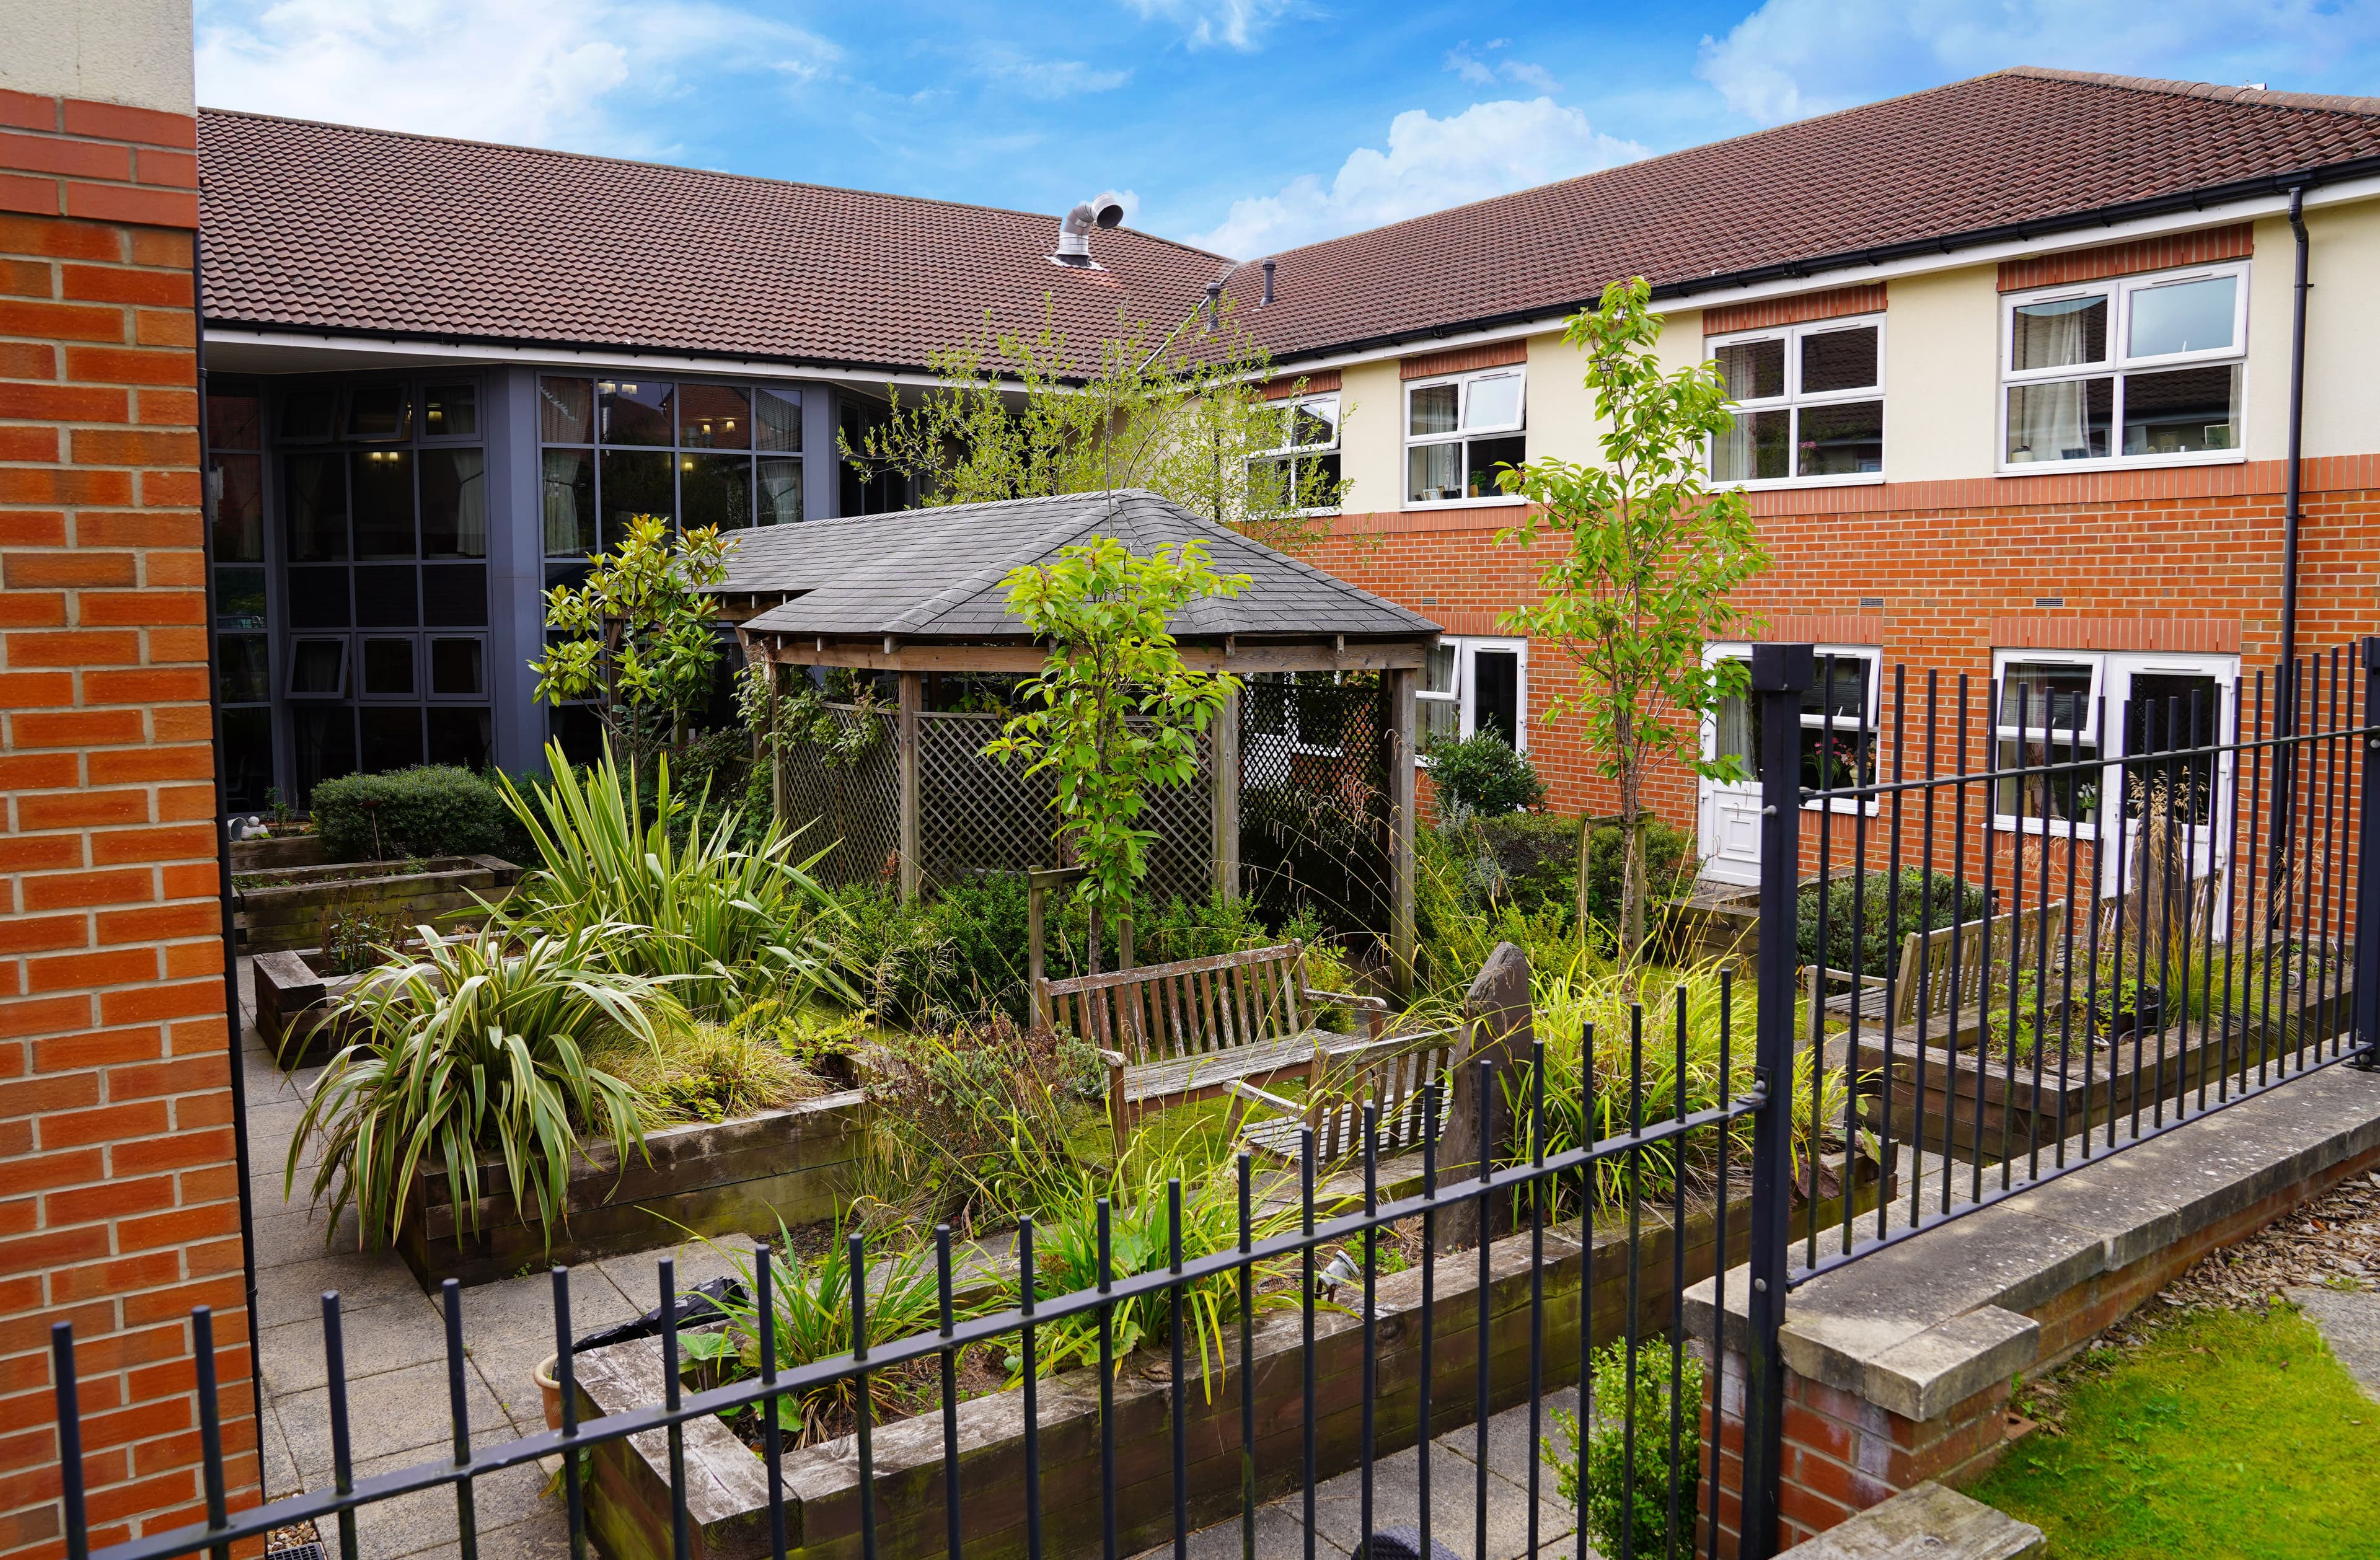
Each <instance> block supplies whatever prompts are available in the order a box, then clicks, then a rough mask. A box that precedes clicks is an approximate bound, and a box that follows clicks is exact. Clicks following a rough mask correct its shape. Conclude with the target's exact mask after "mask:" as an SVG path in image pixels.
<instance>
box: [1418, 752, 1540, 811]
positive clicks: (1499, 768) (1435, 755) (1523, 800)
mask: <svg viewBox="0 0 2380 1560" xmlns="http://www.w3.org/2000/svg"><path fill="white" fill-rule="evenodd" d="M1428 757H1429V780H1430V784H1431V785H1432V786H1435V787H1436V788H1437V790H1438V794H1439V798H1442V799H1443V800H1445V801H1449V802H1452V803H1453V804H1454V805H1456V806H1458V807H1462V808H1465V809H1468V810H1471V811H1473V812H1477V813H1481V814H1484V815H1486V816H1488V817H1491V818H1492V817H1494V816H1496V815H1498V814H1500V813H1505V812H1517V811H1519V810H1521V809H1523V808H1525V807H1535V806H1536V805H1537V804H1538V803H1539V802H1541V801H1543V800H1545V799H1546V783H1545V782H1544V781H1543V780H1542V779H1540V778H1538V776H1537V770H1536V765H1535V764H1532V763H1531V762H1529V758H1528V755H1527V754H1526V753H1522V752H1516V751H1515V750H1513V748H1512V744H1511V743H1509V742H1507V741H1505V740H1504V738H1503V737H1500V736H1499V735H1498V734H1497V733H1495V732H1493V731H1481V732H1476V733H1474V734H1473V735H1472V736H1469V737H1463V738H1462V739H1461V740H1459V741H1451V742H1450V741H1439V742H1433V743H1431V744H1430V746H1429V753H1428Z"/></svg>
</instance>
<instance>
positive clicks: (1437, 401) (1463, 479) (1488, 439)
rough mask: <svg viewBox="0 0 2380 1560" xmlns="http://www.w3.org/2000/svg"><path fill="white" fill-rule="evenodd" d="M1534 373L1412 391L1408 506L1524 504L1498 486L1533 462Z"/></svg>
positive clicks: (1470, 376) (1500, 371) (1504, 371)
mask: <svg viewBox="0 0 2380 1560" xmlns="http://www.w3.org/2000/svg"><path fill="white" fill-rule="evenodd" d="M1527 378H1528V376H1527V372H1526V371H1525V370H1524V368H1523V367H1522V366H1521V365H1520V364H1517V363H1515V364H1513V365H1512V366H1511V367H1509V368H1494V369H1483V370H1481V371H1480V372H1476V373H1465V374H1453V375H1450V376H1448V377H1446V378H1442V379H1416V380H1414V381H1413V382H1411V383H1410V384H1407V385H1406V386H1405V503H1406V504H1407V505H1409V506H1421V505H1429V504H1469V503H1476V502H1479V501H1481V500H1492V501H1495V502H1498V503H1508V504H1517V503H1519V502H1521V501H1520V500H1519V499H1518V498H1511V497H1507V496H1506V495H1505V493H1504V490H1503V489H1501V488H1500V487H1499V486H1497V485H1496V479H1497V475H1498V473H1499V472H1500V470H1502V469H1503V468H1504V467H1506V466H1519V465H1520V464H1521V463H1522V462H1524V461H1525V460H1526V459H1527V458H1528V435H1527V433H1525V432H1524V430H1525V428H1526V426H1527V421H1526V418H1527V406H1526V403H1527V394H1526V388H1527Z"/></svg>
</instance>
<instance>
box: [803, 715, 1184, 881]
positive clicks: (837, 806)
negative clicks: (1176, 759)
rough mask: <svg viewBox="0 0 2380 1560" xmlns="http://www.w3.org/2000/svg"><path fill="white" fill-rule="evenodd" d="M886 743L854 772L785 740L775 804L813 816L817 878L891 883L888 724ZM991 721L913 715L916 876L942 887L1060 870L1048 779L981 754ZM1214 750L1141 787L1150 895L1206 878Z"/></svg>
mask: <svg viewBox="0 0 2380 1560" xmlns="http://www.w3.org/2000/svg"><path fill="white" fill-rule="evenodd" d="M827 709H828V710H829V711H830V712H831V713H832V714H833V716H834V718H835V720H836V721H837V722H838V723H840V724H841V725H843V726H844V729H845V730H849V729H850V726H851V724H852V723H853V722H855V721H856V720H859V719H861V718H862V717H861V715H860V714H859V713H858V712H857V711H856V710H855V709H854V708H853V707H852V706H850V705H847V704H830V705H828V706H827ZM868 718H873V719H876V720H880V721H881V722H882V723H883V724H884V739H883V740H882V741H880V742H879V743H877V744H876V746H875V747H873V748H871V749H870V750H868V754H867V756H866V757H865V758H863V759H861V760H860V762H858V763H857V764H856V765H852V766H844V765H838V764H832V763H829V762H825V760H824V758H823V750H821V749H819V748H816V747H813V746H811V745H809V744H807V743H798V742H797V743H795V744H792V745H791V747H790V750H788V752H787V754H786V764H785V807H786V811H787V815H788V817H789V819H790V820H791V821H792V822H794V823H804V822H807V821H809V820H812V819H815V820H817V823H816V824H815V825H814V827H813V830H812V833H811V834H810V835H807V836H806V840H805V844H806V847H807V849H812V850H815V849H817V848H819V847H820V846H823V845H825V844H826V843H827V842H828V841H829V840H832V841H833V842H834V848H833V850H832V851H831V852H830V853H829V855H828V857H827V859H825V860H823V861H821V862H820V865H819V871H820V876H821V877H822V878H823V879H824V880H825V881H827V882H829V883H832V884H835V885H836V886H843V885H845V884H854V883H878V882H882V883H888V884H889V883H894V882H897V881H898V871H897V868H898V862H899V859H900V806H901V792H900V784H901V782H900V772H899V755H898V749H897V745H896V742H895V735H896V725H895V717H893V716H892V715H891V714H889V713H879V714H875V715H873V716H870V717H868ZM1000 726H1001V717H1000V716H998V715H986V714H952V713H919V714H918V716H917V859H918V869H919V876H920V877H921V878H922V880H923V881H924V882H925V883H926V884H928V885H929V886H932V887H942V886H946V885H948V884H953V883H956V882H959V881H960V880H962V879H964V878H965V877H967V876H969V875H970V874H972V873H975V872H980V871H1025V870H1026V868H1028V867H1050V866H1056V865H1058V864H1059V853H1058V847H1057V844H1056V833H1057V826H1056V817H1055V814H1054V812H1053V810H1052V809H1051V806H1050V803H1051V800H1052V799H1053V798H1055V796H1056V794H1057V785H1056V782H1055V781H1054V780H1053V779H1052V778H1051V777H1050V774H1048V773H1046V772H1044V773H1042V774H1026V764H1025V762H1023V761H1022V760H1018V761H1014V762H1008V763H1002V762H1000V761H999V760H997V759H991V758H986V757H985V756H984V752H983V748H984V744H985V743H987V742H989V741H990V740H991V739H992V738H993V737H996V736H998V735H999V733H1000ZM1211 753H1212V744H1211V743H1209V742H1208V741H1206V740H1205V739H1203V738H1202V739H1201V741H1200V742H1199V745H1198V773H1197V775H1196V778H1195V779H1193V780H1192V781H1191V782H1190V783H1189V784H1188V785H1185V786H1168V787H1166V788H1164V789H1162V790H1159V791H1154V792H1151V793H1150V794H1149V796H1148V798H1147V809H1146V810H1145V811H1144V812H1143V814H1142V818H1143V821H1144V823H1145V824H1146V826H1147V827H1148V828H1150V829H1152V830H1154V831H1155V832H1156V835H1157V841H1156V844H1155V845H1154V846H1152V847H1150V850H1149V855H1148V874H1147V878H1146V879H1145V880H1144V881H1145V883H1146V884H1147V892H1148V893H1150V894H1151V895H1153V896H1155V897H1156V898H1158V899H1160V900H1165V899H1171V898H1175V897H1183V898H1201V897H1204V896H1205V895H1206V894H1207V892H1208V885H1209V884H1210V883H1211V881H1212V868H1211V865H1210V863H1211V861H1212V858H1213V848H1212V847H1213V837H1214V829H1213V824H1212V821H1211V819H1212V815H1211V802H1210V800H1209V797H1208V787H1209V786H1210V785H1211V783H1212V757H1211Z"/></svg>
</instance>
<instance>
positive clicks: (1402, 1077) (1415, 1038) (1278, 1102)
mask: <svg viewBox="0 0 2380 1560" xmlns="http://www.w3.org/2000/svg"><path fill="white" fill-rule="evenodd" d="M1461 1036H1462V1030H1461V1029H1460V1028H1456V1029H1449V1030H1425V1031H1424V1032H1422V1033H1419V1034H1409V1035H1396V1036H1393V1037H1391V1038H1390V1039H1387V1040H1379V1041H1372V1042H1367V1043H1366V1044H1363V1045H1359V1046H1354V1047H1352V1048H1350V1049H1348V1050H1344V1051H1340V1052H1335V1053H1333V1054H1330V1056H1328V1057H1326V1058H1325V1059H1324V1062H1323V1065H1322V1069H1321V1071H1319V1072H1318V1073H1317V1074H1316V1075H1315V1076H1314V1077H1312V1078H1311V1079H1308V1080H1307V1082H1306V1088H1305V1099H1304V1100H1292V1099H1287V1098H1284V1097H1283V1096H1281V1095H1279V1094H1273V1093H1269V1092H1268V1091H1265V1090H1263V1089H1260V1088H1258V1087H1257V1085H1255V1084H1253V1083H1249V1082H1246V1081H1245V1080H1240V1079H1234V1080H1233V1082H1231V1083H1228V1084H1226V1085H1224V1091H1225V1092H1227V1093H1229V1094H1230V1095H1231V1096H1232V1097H1233V1100H1235V1101H1237V1102H1238V1106H1237V1107H1236V1109H1237V1111H1238V1113H1239V1114H1240V1115H1241V1117H1242V1120H1243V1121H1244V1122H1245V1125H1244V1126H1243V1127H1242V1129H1241V1132H1240V1137H1241V1140H1243V1141H1245V1143H1246V1144H1247V1145H1248V1147H1249V1148H1251V1149H1254V1150H1256V1151H1257V1152H1262V1153H1266V1154H1269V1155H1270V1156H1272V1157H1273V1158H1275V1159H1279V1160H1282V1161H1285V1162H1286V1163H1288V1164H1296V1163H1297V1162H1298V1158H1299V1155H1300V1153H1301V1152H1303V1151H1302V1149H1301V1147H1300V1144H1299V1132H1300V1129H1301V1128H1310V1129H1311V1130H1312V1131H1313V1133H1314V1163H1315V1164H1318V1165H1327V1164H1336V1163H1337V1162H1338V1161H1339V1160H1341V1159H1343V1158H1346V1157H1348V1156H1350V1155H1352V1154H1356V1153H1360V1152H1363V1148H1364V1107H1365V1105H1366V1104H1370V1105H1373V1106H1375V1107H1377V1115H1376V1117H1375V1119H1377V1120H1378V1124H1379V1145H1380V1156H1381V1157H1382V1158H1383V1159H1386V1158H1387V1157H1389V1156H1390V1155H1391V1154H1398V1153H1404V1152H1410V1151H1412V1150H1414V1149H1417V1148H1419V1147H1421V1144H1422V1128H1423V1126H1424V1125H1425V1124H1424V1122H1423V1120H1422V1115H1423V1112H1422V1104H1423V1094H1422V1091H1423V1090H1424V1089H1425V1088H1427V1086H1428V1085H1430V1084H1432V1083H1439V1084H1445V1083H1446V1082H1448V1077H1447V1075H1448V1073H1449V1072H1450V1071H1451V1069H1452V1067H1453V1066H1454V1057H1455V1051H1456V1047H1457V1043H1458V1042H1459V1040H1460V1039H1461ZM1451 1097H1452V1091H1451V1089H1450V1088H1441V1089H1440V1091H1439V1118H1438V1121H1437V1124H1436V1125H1437V1127H1438V1130H1439V1131H1441V1132H1442V1131H1444V1130H1445V1129H1446V1116H1445V1112H1446V1109H1447V1101H1448V1100H1449V1099H1451ZM1259 1112H1261V1113H1264V1115H1263V1116H1262V1118H1261V1119H1257V1113H1259Z"/></svg>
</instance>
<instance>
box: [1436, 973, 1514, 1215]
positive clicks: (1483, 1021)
mask: <svg viewBox="0 0 2380 1560" xmlns="http://www.w3.org/2000/svg"><path fill="white" fill-rule="evenodd" d="M1463 1031H1464V1042H1463V1049H1462V1052H1461V1053H1460V1059H1459V1060H1458V1061H1457V1062H1456V1063H1455V1066H1454V1088H1453V1090H1452V1091H1451V1095H1450V1097H1449V1099H1448V1103H1447V1116H1446V1127H1445V1130H1444V1132H1443V1133H1442V1134H1441V1135H1440V1137H1439V1146H1438V1175H1439V1186H1441V1187H1447V1186H1451V1184H1452V1183H1454V1182H1456V1181H1463V1180H1469V1179H1473V1178H1475V1177H1476V1176H1478V1174H1479V1164H1480V1160H1481V1147H1482V1145H1481V1140H1480V1130H1479V1087H1480V1079H1479V1063H1480V1061H1481V1060H1482V1059H1483V1058H1484V1059H1486V1060H1488V1061H1492V1062H1494V1063H1495V1064H1496V1073H1497V1081H1496V1082H1495V1083H1493V1084H1491V1085H1490V1086H1489V1088H1490V1093H1489V1096H1488V1136H1487V1144H1486V1147H1487V1158H1488V1163H1490V1164H1493V1163H1494V1162H1495V1159H1496V1158H1497V1156H1498V1155H1499V1154H1500V1153H1501V1152H1502V1151H1503V1150H1504V1148H1505V1146H1506V1145H1507V1144H1509V1143H1510V1142H1511V1141H1512V1106H1511V1104H1510V1103H1509V1102H1508V1101H1507V1099H1506V1097H1505V1093H1504V1090H1505V1079H1506V1078H1507V1076H1508V1075H1509V1074H1510V1073H1511V1072H1512V1066H1513V1064H1514V1062H1515V1061H1516V1060H1518V1059H1520V1058H1523V1057H1525V1056H1527V1055H1528V1054H1529V1046H1530V1043H1531V1034H1532V1030H1531V1025H1530V1009H1529V957H1528V956H1527V955H1526V954H1524V953H1523V952H1522V951H1521V950H1520V949H1519V948H1517V947H1514V946H1513V945H1512V944H1510V943H1499V944H1497V945H1496V950H1495V952H1493V953H1491V954H1489V955H1488V962H1487V963H1486V964H1483V965H1481V966H1480V967H1479V974H1478V976H1477V977H1476V978H1475V980H1473V981H1472V982H1471V990H1470V991H1469V993H1466V994H1465V995H1464V997H1463ZM1480 1209H1481V1204H1480V1203H1477V1202H1469V1203H1464V1204H1462V1205H1460V1206H1458V1207H1455V1208H1453V1209H1451V1210H1449V1211H1448V1212H1447V1213H1445V1214H1443V1215H1441V1216H1440V1217H1439V1222H1438V1249H1439V1250H1441V1251H1453V1250H1458V1249H1463V1248H1464V1247H1468V1246H1471V1245H1474V1244H1475V1243H1476V1242H1477V1241H1478V1239H1479V1233H1480V1232H1479V1214H1480ZM1487 1214H1488V1238H1490V1239H1493V1238H1494V1237H1496V1236H1498V1235H1501V1234H1503V1233H1505V1232H1506V1231H1507V1230H1509V1229H1510V1228H1511V1227H1512V1200H1511V1199H1510V1198H1507V1197H1502V1196H1498V1197H1493V1198H1490V1199H1488V1200H1487Z"/></svg>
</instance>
